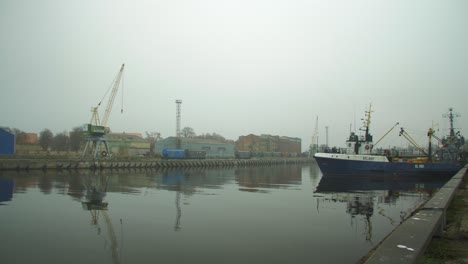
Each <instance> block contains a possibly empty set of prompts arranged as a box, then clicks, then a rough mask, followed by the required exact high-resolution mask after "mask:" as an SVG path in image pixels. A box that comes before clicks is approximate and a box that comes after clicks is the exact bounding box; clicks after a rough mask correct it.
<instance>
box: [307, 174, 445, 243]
mask: <svg viewBox="0 0 468 264" xmlns="http://www.w3.org/2000/svg"><path fill="white" fill-rule="evenodd" d="M444 183H445V181H444V180H443V179H442V180H441V179H432V180H428V179H424V178H421V177H404V178H400V177H393V176H389V177H382V176H379V177H370V176H362V177H355V176H349V175H348V176H330V175H324V176H322V178H321V179H320V182H319V184H318V186H317V190H316V191H315V193H316V194H318V195H320V194H329V196H324V198H323V200H328V201H331V202H340V203H345V204H346V213H348V214H349V215H350V216H351V223H352V224H353V225H354V224H355V221H356V219H362V220H363V223H364V225H365V226H364V234H365V239H366V241H369V242H371V243H372V235H373V230H372V221H371V218H372V217H373V215H374V213H377V214H379V215H380V216H382V217H383V218H385V219H387V220H388V221H389V222H390V223H391V224H392V225H393V224H395V223H396V222H401V221H403V220H404V219H405V218H406V217H407V215H408V214H409V212H406V211H401V212H400V215H399V218H398V219H393V218H392V217H390V216H389V215H387V214H388V212H386V211H385V209H384V207H382V206H381V204H391V203H394V202H395V201H396V199H397V198H398V197H400V194H401V192H407V193H411V192H412V193H418V194H422V196H423V197H424V196H425V197H427V196H430V195H432V193H433V192H434V191H435V190H437V189H439V188H440V187H442V186H443V184H444ZM318 197H320V196H318ZM375 208H377V210H376V209H375Z"/></svg>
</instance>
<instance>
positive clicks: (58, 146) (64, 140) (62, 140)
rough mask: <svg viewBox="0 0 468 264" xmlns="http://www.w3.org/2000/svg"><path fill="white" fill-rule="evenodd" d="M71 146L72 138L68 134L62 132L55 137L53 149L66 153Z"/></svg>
mask: <svg viewBox="0 0 468 264" xmlns="http://www.w3.org/2000/svg"><path fill="white" fill-rule="evenodd" d="M69 146H70V137H68V133H67V132H65V131H64V132H61V133H58V134H56V135H55V136H54V138H53V141H52V148H53V149H54V150H58V151H66V150H68V149H69Z"/></svg>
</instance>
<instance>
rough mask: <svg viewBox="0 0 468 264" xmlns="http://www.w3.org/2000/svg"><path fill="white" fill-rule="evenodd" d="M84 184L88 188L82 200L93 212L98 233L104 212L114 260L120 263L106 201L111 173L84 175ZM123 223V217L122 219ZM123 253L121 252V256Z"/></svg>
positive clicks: (84, 206) (92, 218) (82, 203)
mask: <svg viewBox="0 0 468 264" xmlns="http://www.w3.org/2000/svg"><path fill="white" fill-rule="evenodd" d="M82 177H83V186H84V187H85V190H86V195H85V201H82V202H81V205H82V206H83V209H84V210H87V211H90V213H91V224H92V225H93V226H96V227H97V232H98V235H100V234H101V227H100V225H99V216H100V215H101V214H102V216H103V217H104V221H105V224H106V227H107V235H108V236H109V240H110V242H111V251H112V262H113V263H120V258H119V252H118V248H119V245H118V242H117V237H116V235H115V231H114V226H113V225H112V221H111V219H110V217H109V214H108V213H107V212H108V203H107V202H106V201H104V198H105V197H106V193H107V186H108V181H109V174H103V173H101V172H98V173H92V174H87V175H82ZM120 224H121V225H122V219H120ZM120 250H122V247H120ZM121 255H122V254H120V256H121Z"/></svg>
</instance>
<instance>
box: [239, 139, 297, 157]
mask: <svg viewBox="0 0 468 264" xmlns="http://www.w3.org/2000/svg"><path fill="white" fill-rule="evenodd" d="M236 151H252V152H280V153H282V154H283V156H285V155H286V156H298V155H300V154H301V139H300V138H293V137H284V136H273V135H265V134H262V135H260V136H257V135H253V134H250V135H247V136H240V137H239V139H238V140H237V141H236Z"/></svg>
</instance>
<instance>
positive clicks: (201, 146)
mask: <svg viewBox="0 0 468 264" xmlns="http://www.w3.org/2000/svg"><path fill="white" fill-rule="evenodd" d="M166 148H167V149H175V148H177V138H176V137H168V138H165V139H162V140H160V141H158V142H156V144H155V146H154V152H155V153H159V154H161V153H162V150H163V149H166ZM180 148H181V149H189V150H205V151H206V157H207V158H234V144H231V143H226V142H221V141H217V140H212V139H201V138H180Z"/></svg>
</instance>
